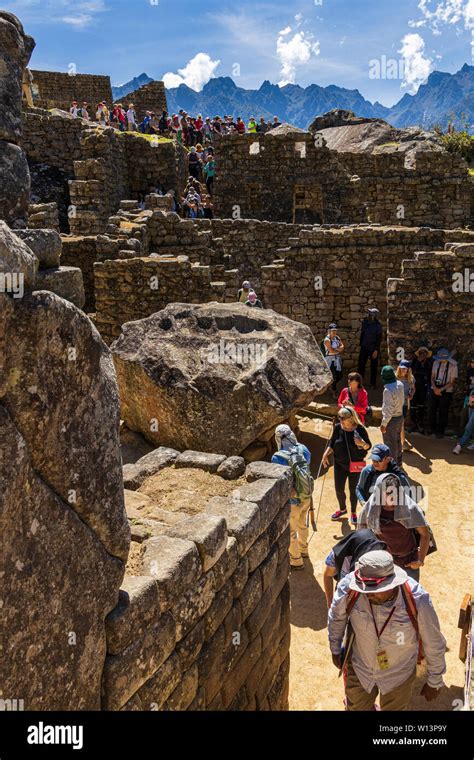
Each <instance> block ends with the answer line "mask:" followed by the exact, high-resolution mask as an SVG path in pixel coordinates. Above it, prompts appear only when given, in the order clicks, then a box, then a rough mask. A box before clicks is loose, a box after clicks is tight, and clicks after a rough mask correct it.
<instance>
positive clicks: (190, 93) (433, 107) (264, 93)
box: [112, 63, 474, 129]
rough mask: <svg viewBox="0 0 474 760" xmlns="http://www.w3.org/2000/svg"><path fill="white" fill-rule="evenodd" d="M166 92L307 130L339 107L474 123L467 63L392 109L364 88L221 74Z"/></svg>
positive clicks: (141, 79) (204, 109) (401, 123)
mask: <svg viewBox="0 0 474 760" xmlns="http://www.w3.org/2000/svg"><path fill="white" fill-rule="evenodd" d="M151 81H153V80H152V78H151V77H149V76H148V75H147V74H140V76H138V77H135V79H133V80H131V81H130V82H127V83H126V84H124V85H121V86H120V87H113V88H112V90H113V95H114V100H117V99H119V98H120V99H121V98H123V97H125V96H126V95H127V94H128V93H130V92H133V91H134V90H136V89H137V88H138V87H141V86H142V85H144V84H147V83H148V82H151ZM166 96H167V100H168V109H169V111H170V113H177V112H178V111H179V109H181V108H183V109H184V110H185V111H187V112H188V113H191V114H197V113H201V114H202V115H203V116H211V117H212V116H215V115H216V114H219V115H221V116H222V115H225V114H232V115H234V116H241V117H242V118H243V119H248V118H249V117H250V116H255V117H256V118H260V116H264V117H265V118H266V119H271V118H273V116H278V118H279V120H280V121H282V122H288V123H290V124H294V125H295V126H297V127H300V128H302V129H306V128H307V127H308V126H309V124H310V123H311V122H312V120H313V119H314V117H315V116H319V115H322V114H324V113H326V112H327V111H330V110H332V109H333V108H343V109H346V110H350V111H354V113H355V114H356V115H357V116H365V117H369V118H381V119H385V120H386V121H388V122H389V123H390V124H393V126H395V127H410V126H422V127H424V128H425V129H429V128H430V127H433V126H434V125H436V124H439V125H440V126H442V127H444V128H446V126H447V124H448V121H449V120H450V119H452V117H453V115H454V116H455V119H456V126H460V125H461V122H463V121H464V120H465V121H466V122H467V123H468V124H469V125H471V124H472V123H473V122H474V66H469V65H468V64H467V63H466V64H464V66H463V67H462V68H461V69H460V70H459V71H457V72H456V73H455V74H449V73H447V72H443V71H433V72H432V73H431V74H430V75H429V77H428V79H427V81H426V83H425V84H422V85H421V86H420V88H419V89H418V91H417V93H416V94H415V95H409V94H405V95H404V96H403V97H402V98H401V100H399V101H398V103H396V104H395V105H394V106H392V107H391V108H387V107H386V106H383V105H382V104H381V103H378V102H375V103H371V102H370V101H369V100H366V99H365V98H364V97H363V96H362V95H361V93H360V92H359V90H348V89H346V88H345V87H338V86H337V85H329V86H328V87H320V86H319V85H317V84H311V85H309V86H308V87H300V86H299V85H297V84H287V85H285V86H284V87H280V86H279V85H276V84H271V83H270V82H269V81H265V82H263V84H262V85H261V87H260V88H259V89H258V90H246V89H244V88H243V87H238V86H237V85H236V84H235V82H234V81H233V80H232V79H231V78H230V77H215V78H213V79H211V80H210V81H209V82H208V83H207V84H206V85H204V87H203V89H202V90H201V91H200V92H196V91H195V90H192V89H191V88H190V87H188V86H187V85H185V84H181V85H180V86H179V87H173V88H171V89H167V90H166Z"/></svg>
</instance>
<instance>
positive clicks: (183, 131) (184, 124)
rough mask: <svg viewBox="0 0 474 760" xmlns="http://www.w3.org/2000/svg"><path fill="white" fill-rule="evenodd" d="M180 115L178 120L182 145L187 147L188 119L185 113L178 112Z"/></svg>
mask: <svg viewBox="0 0 474 760" xmlns="http://www.w3.org/2000/svg"><path fill="white" fill-rule="evenodd" d="M180 115H181V118H180V120H179V125H180V127H181V135H182V140H183V145H189V131H188V119H187V114H186V111H180Z"/></svg>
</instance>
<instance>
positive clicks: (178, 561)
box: [142, 536, 202, 612]
mask: <svg viewBox="0 0 474 760" xmlns="http://www.w3.org/2000/svg"><path fill="white" fill-rule="evenodd" d="M142 566H143V571H144V574H146V575H151V576H152V577H153V578H155V579H156V582H157V584H158V593H159V597H160V608H161V610H162V612H164V611H165V610H166V609H168V608H169V607H170V606H171V605H172V604H174V603H176V601H177V600H179V598H180V597H181V595H182V594H183V593H184V591H185V590H186V589H188V588H189V587H190V586H193V585H195V584H196V582H197V581H198V579H199V578H200V576H201V574H202V564H201V559H200V557H199V552H198V550H197V548H196V546H195V544H193V543H192V542H191V541H185V540H183V539H181V538H171V537H170V536H156V537H154V538H150V539H148V541H146V542H145V550H144V555H143V562H142Z"/></svg>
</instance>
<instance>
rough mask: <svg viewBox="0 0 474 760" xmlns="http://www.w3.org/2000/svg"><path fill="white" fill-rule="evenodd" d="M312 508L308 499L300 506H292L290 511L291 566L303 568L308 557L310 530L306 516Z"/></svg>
mask: <svg viewBox="0 0 474 760" xmlns="http://www.w3.org/2000/svg"><path fill="white" fill-rule="evenodd" d="M310 506H311V499H306V500H305V501H302V502H301V503H300V504H291V511H290V565H292V566H293V567H301V566H302V565H303V564H304V562H303V557H302V556H301V553H303V555H304V556H307V555H308V532H309V531H308V528H307V527H306V515H307V514H308V509H309V508H310Z"/></svg>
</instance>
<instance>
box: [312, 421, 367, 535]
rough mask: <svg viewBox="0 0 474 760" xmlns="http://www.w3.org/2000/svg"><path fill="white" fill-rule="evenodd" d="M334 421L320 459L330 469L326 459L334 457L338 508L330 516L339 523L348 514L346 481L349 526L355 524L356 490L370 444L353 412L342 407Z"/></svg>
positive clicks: (363, 428)
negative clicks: (335, 421) (329, 438)
mask: <svg viewBox="0 0 474 760" xmlns="http://www.w3.org/2000/svg"><path fill="white" fill-rule="evenodd" d="M337 418H338V422H337V424H336V425H335V426H334V430H333V434H332V437H331V440H330V441H329V446H328V447H327V449H326V451H325V452H324V454H323V459H322V464H323V467H329V457H330V455H331V454H334V485H335V488H336V496H337V500H338V503H339V509H338V510H337V511H336V512H334V514H333V515H331V520H340V518H341V517H343V516H344V515H346V514H347V507H346V493H345V487H346V482H347V481H349V494H350V502H351V523H352V525H357V493H356V488H357V483H358V482H359V476H360V473H361V472H362V470H363V469H364V466H365V461H364V460H365V457H366V456H367V452H368V450H369V449H370V448H371V446H372V444H371V442H370V438H369V436H368V433H367V430H366V429H365V427H364V426H363V425H362V424H361V422H360V419H359V417H358V414H357V412H356V411H355V409H353V408H352V407H350V406H343V407H342V408H341V409H339V413H338V415H337Z"/></svg>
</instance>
